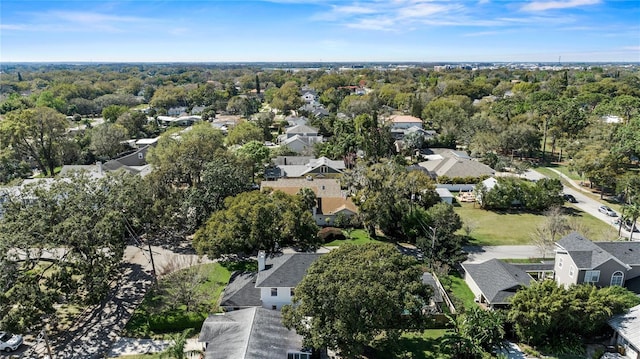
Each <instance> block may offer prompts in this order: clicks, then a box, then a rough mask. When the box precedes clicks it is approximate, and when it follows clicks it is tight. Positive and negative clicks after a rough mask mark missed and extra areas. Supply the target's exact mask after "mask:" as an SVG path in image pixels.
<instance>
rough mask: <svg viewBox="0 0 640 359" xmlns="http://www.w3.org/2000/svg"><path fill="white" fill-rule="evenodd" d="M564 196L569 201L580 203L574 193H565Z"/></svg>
mask: <svg viewBox="0 0 640 359" xmlns="http://www.w3.org/2000/svg"><path fill="white" fill-rule="evenodd" d="M562 197H563V198H564V200H565V201H567V202H571V203H578V200H577V199H576V198H575V197H574V196H573V195H572V194H563V195H562Z"/></svg>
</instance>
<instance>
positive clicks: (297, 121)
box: [285, 116, 309, 127]
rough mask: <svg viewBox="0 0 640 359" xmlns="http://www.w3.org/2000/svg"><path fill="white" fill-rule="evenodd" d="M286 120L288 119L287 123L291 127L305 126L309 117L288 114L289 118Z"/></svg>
mask: <svg viewBox="0 0 640 359" xmlns="http://www.w3.org/2000/svg"><path fill="white" fill-rule="evenodd" d="M285 120H286V121H287V124H288V125H289V126H290V127H294V126H305V125H306V124H307V123H308V122H309V119H308V118H306V117H304V116H302V117H295V116H288V117H287V118H285Z"/></svg>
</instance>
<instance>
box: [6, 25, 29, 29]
mask: <svg viewBox="0 0 640 359" xmlns="http://www.w3.org/2000/svg"><path fill="white" fill-rule="evenodd" d="M27 29H28V27H27V26H26V25H13V24H0V30H27Z"/></svg>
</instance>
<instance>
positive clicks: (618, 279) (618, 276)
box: [611, 271, 624, 286]
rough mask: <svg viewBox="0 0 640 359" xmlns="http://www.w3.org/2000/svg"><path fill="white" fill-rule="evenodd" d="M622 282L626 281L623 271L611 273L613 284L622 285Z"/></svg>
mask: <svg viewBox="0 0 640 359" xmlns="http://www.w3.org/2000/svg"><path fill="white" fill-rule="evenodd" d="M622 282H624V274H622V272H620V271H617V272H615V273H613V274H612V275H611V285H619V286H622Z"/></svg>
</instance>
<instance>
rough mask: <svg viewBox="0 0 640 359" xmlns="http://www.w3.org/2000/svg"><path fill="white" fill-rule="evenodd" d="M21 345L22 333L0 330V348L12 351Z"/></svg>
mask: <svg viewBox="0 0 640 359" xmlns="http://www.w3.org/2000/svg"><path fill="white" fill-rule="evenodd" d="M20 345H22V335H19V334H11V333H9V332H0V350H3V351H5V352H7V353H9V352H12V351H14V350H16V349H18V347H19V346H20Z"/></svg>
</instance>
